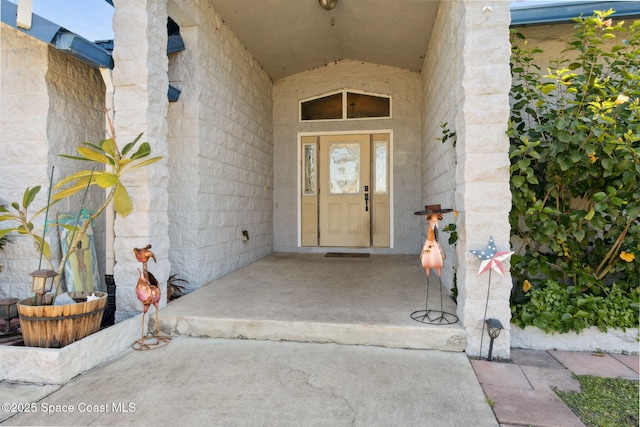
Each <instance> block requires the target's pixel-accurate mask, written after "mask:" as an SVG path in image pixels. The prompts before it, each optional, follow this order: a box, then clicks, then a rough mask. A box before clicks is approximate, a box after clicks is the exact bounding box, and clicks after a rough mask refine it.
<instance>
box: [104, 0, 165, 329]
mask: <svg viewBox="0 0 640 427" xmlns="http://www.w3.org/2000/svg"><path fill="white" fill-rule="evenodd" d="M114 6H115V11H114V15H113V31H114V50H113V60H114V64H115V65H114V69H113V81H114V85H115V96H114V110H115V118H114V126H115V133H116V140H117V143H118V146H119V147H123V146H124V145H125V144H127V143H129V142H131V141H133V140H134V139H135V138H136V137H137V135H138V134H140V133H141V132H143V138H142V141H147V142H149V144H150V145H151V151H152V156H162V157H163V160H162V161H160V162H158V163H155V164H153V165H150V166H148V167H146V168H142V169H138V170H137V171H136V172H134V173H133V174H130V175H128V176H127V177H125V178H123V179H122V182H123V184H124V185H125V187H127V189H128V191H129V195H130V196H131V199H132V203H133V212H132V213H131V214H129V215H128V216H127V217H126V218H123V217H120V216H117V217H116V219H115V226H114V232H115V236H116V237H115V242H114V250H115V262H116V264H115V268H114V279H115V282H116V285H117V287H118V288H117V293H116V306H117V311H116V321H121V320H124V319H127V318H129V317H132V316H133V315H135V314H137V313H138V312H139V311H140V309H141V308H142V305H141V303H140V302H139V301H138V299H137V298H136V294H135V291H134V288H135V286H136V283H137V278H138V272H137V271H136V269H137V268H140V263H138V262H137V261H136V259H135V257H134V255H133V248H135V247H142V246H145V245H146V244H148V243H150V244H151V245H152V250H153V252H154V253H155V255H156V259H157V264H153V263H151V264H150V265H149V271H151V272H152V273H153V274H154V276H155V277H156V278H157V279H158V282H159V286H160V288H161V292H162V295H163V300H162V305H164V304H165V303H166V299H165V296H166V280H167V279H168V277H169V272H170V264H169V247H170V241H169V219H168V215H167V208H168V204H169V203H168V201H169V197H168V192H167V187H168V184H169V179H168V175H169V174H168V168H167V155H168V150H167V120H166V114H167V104H168V100H167V90H168V84H169V82H168V77H167V70H168V64H167V62H168V61H167V54H166V47H167V30H166V28H167V27H166V25H167V12H166V8H165V4H164V2H158V1H146V0H131V1H129V0H126V1H125V0H120V1H114Z"/></svg>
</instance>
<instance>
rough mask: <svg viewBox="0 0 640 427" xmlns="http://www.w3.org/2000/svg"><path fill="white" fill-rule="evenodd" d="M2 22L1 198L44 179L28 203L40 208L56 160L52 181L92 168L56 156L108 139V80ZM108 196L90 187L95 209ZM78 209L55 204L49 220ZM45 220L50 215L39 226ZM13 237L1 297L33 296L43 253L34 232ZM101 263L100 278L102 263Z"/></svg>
mask: <svg viewBox="0 0 640 427" xmlns="http://www.w3.org/2000/svg"><path fill="white" fill-rule="evenodd" d="M0 25H2V28H1V31H0V33H1V40H0V46H1V55H2V58H1V61H0V62H1V64H2V69H1V71H0V79H1V83H0V129H2V132H0V147H1V148H2V152H3V161H2V162H1V164H0V176H1V177H2V179H1V180H0V203H5V204H6V203H10V202H13V201H22V194H23V193H24V190H25V188H26V187H34V186H36V185H40V186H41V187H42V189H41V191H40V194H39V195H38V197H37V199H36V201H35V202H34V203H33V204H32V206H31V207H30V212H31V213H34V212H37V211H38V210H39V209H40V208H42V207H43V206H44V205H45V204H46V197H47V190H48V188H49V175H50V173H51V167H52V166H55V173H54V183H55V182H57V181H58V180H59V179H60V178H61V177H62V176H66V175H68V174H69V173H71V172H73V171H75V170H80V169H83V168H85V167H86V164H85V163H79V162H73V161H70V160H68V159H63V158H61V157H58V154H77V152H76V148H77V147H78V146H79V145H80V144H81V143H82V142H85V141H91V142H98V141H99V140H101V139H103V137H104V133H103V126H104V114H103V112H102V109H103V107H104V85H103V84H102V80H101V78H100V75H99V73H98V72H97V70H95V69H92V68H91V67H89V66H87V65H85V64H83V63H81V62H80V61H78V60H76V59H73V58H71V57H70V56H68V55H65V54H63V53H61V52H58V51H56V50H55V49H53V48H50V47H49V46H47V45H46V44H45V43H43V42H41V41H38V40H36V39H34V38H32V37H30V36H27V35H25V34H23V33H22V32H20V31H17V30H15V29H13V28H11V27H9V26H6V25H5V24H0ZM103 197H104V193H103V192H101V191H98V192H92V194H91V195H90V197H89V198H88V200H87V203H86V208H87V209H88V210H91V209H92V208H95V207H97V206H98V205H99V203H100V202H99V200H100V199H101V198H103ZM78 209H79V199H78V198H77V197H76V198H74V199H71V200H67V201H64V202H61V203H59V204H57V205H55V207H54V208H53V209H52V210H51V211H50V213H49V219H50V220H52V219H55V215H56V213H57V212H74V213H76V212H77V210H78ZM43 222H44V215H42V216H41V217H39V219H38V220H36V221H35V224H36V225H41V224H43ZM102 228H103V226H102V225H101V223H98V224H97V225H96V231H97V234H96V238H97V242H96V243H97V250H98V254H99V258H100V259H102V258H103V254H104V247H103V241H104V239H103V238H102V237H103V236H102V234H103V233H100V230H101V229H102ZM57 233H58V232H57V229H55V228H53V229H50V230H49V231H48V233H47V240H48V241H49V243H50V245H51V248H52V251H53V258H54V263H55V265H54V267H55V268H57V263H56V260H57V259H58V257H59V239H58V234H57ZM12 240H13V243H12V244H9V245H7V246H6V247H5V250H4V251H3V253H2V257H1V259H2V264H3V271H2V272H1V273H0V283H2V286H0V297H17V298H22V297H27V296H29V295H30V294H31V278H30V277H29V276H28V274H29V273H31V272H32V271H34V270H36V269H38V264H39V261H38V254H37V253H36V251H35V250H34V249H33V245H32V242H31V240H30V239H29V238H26V237H24V236H13V237H12ZM44 267H45V264H44V262H43V268H44ZM100 267H101V275H100V276H101V278H102V277H103V273H104V266H103V265H100Z"/></svg>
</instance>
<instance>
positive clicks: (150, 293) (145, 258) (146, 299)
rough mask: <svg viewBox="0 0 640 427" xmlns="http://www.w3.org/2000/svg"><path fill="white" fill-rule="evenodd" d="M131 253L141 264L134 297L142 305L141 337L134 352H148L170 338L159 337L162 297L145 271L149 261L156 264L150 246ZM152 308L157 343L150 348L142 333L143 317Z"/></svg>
mask: <svg viewBox="0 0 640 427" xmlns="http://www.w3.org/2000/svg"><path fill="white" fill-rule="evenodd" d="M133 253H134V254H135V255H136V259H137V260H138V261H140V262H141V263H142V270H140V269H138V272H139V273H140V277H139V278H138V284H137V285H136V295H137V297H138V299H139V300H140V302H141V303H142V337H141V338H140V339H139V340H138V341H136V343H135V344H134V348H135V349H136V350H143V349H144V350H148V349H150V348H155V347H157V346H159V344H161V343H162V344H163V345H164V344H166V343H167V342H168V341H169V340H170V339H171V338H170V337H163V336H161V335H160V320H159V317H158V309H159V305H160V298H161V296H162V294H161V292H160V288H159V287H158V281H157V280H156V278H155V277H154V276H153V274H151V273H149V270H148V269H147V262H149V259H153V261H154V262H156V256H155V254H154V253H153V252H151V245H147V246H145V247H144V248H133ZM152 305H153V306H154V307H155V308H156V327H157V333H156V335H155V338H156V339H157V341H156V342H155V344H154V346H153V347H152V346H150V345H149V344H146V343H145V333H144V317H145V315H146V314H147V311H149V307H151V306H152Z"/></svg>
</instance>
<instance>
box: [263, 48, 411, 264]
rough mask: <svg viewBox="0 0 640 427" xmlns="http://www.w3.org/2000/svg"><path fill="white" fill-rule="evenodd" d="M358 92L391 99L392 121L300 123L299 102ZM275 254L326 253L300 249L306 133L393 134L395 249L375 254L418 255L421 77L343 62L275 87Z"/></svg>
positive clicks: (290, 79)
mask: <svg viewBox="0 0 640 427" xmlns="http://www.w3.org/2000/svg"><path fill="white" fill-rule="evenodd" d="M340 89H355V90H360V91H366V92H373V93H380V94H385V95H390V96H392V109H393V111H392V118H391V119H375V120H345V121H329V122H306V123H301V122H299V104H298V103H299V101H300V100H301V99H306V98H311V97H314V96H317V95H321V94H324V93H327V92H330V91H335V90H340ZM273 100H274V107H273V123H274V125H273V126H274V173H275V176H274V190H273V193H274V206H273V215H274V250H275V251H276V252H301V251H311V252H313V251H316V252H317V251H326V250H327V248H300V247H298V246H297V244H298V230H299V224H298V216H297V215H298V214H297V212H298V209H297V201H298V198H297V191H298V188H297V179H298V178H297V170H298V169H297V143H298V134H299V133H307V132H342V131H345V132H351V131H356V130H358V131H360V130H362V131H364V132H369V131H371V132H376V131H377V130H392V132H393V136H392V138H393V209H394V218H393V221H394V222H393V226H394V235H393V236H392V239H393V246H394V247H393V249H382V248H373V249H371V250H372V252H374V253H403V254H405V253H418V252H419V246H420V236H419V232H420V229H419V223H418V222H417V221H416V217H415V216H414V215H413V212H414V211H416V210H417V209H418V208H420V180H419V179H420V164H419V159H420V141H419V139H420V135H419V128H420V75H419V74H418V73H415V72H411V71H407V70H402V69H399V68H393V67H387V66H382V65H376V64H369V63H363V62H360V61H351V60H343V61H337V62H335V63H330V64H328V65H326V66H324V67H320V68H317V69H313V70H309V71H305V72H302V73H299V74H296V75H294V76H290V77H287V78H284V79H281V80H278V81H276V82H275V83H274V89H273Z"/></svg>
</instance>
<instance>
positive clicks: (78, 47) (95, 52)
mask: <svg viewBox="0 0 640 427" xmlns="http://www.w3.org/2000/svg"><path fill="white" fill-rule="evenodd" d="M54 46H55V47H56V49H58V50H61V51H63V52H66V53H68V54H69V55H71V56H73V57H74V58H77V59H79V60H80V61H82V62H84V63H86V64H89V65H91V66H92V67H97V68H113V58H112V57H111V55H110V54H109V52H107V51H106V50H105V49H103V48H101V47H100V46H98V45H96V44H94V43H92V42H90V41H89V40H87V39H85V38H83V37H80V36H79V35H77V34H74V33H69V32H67V33H58V36H57V37H56V41H55V43H54Z"/></svg>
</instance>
